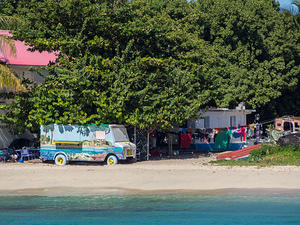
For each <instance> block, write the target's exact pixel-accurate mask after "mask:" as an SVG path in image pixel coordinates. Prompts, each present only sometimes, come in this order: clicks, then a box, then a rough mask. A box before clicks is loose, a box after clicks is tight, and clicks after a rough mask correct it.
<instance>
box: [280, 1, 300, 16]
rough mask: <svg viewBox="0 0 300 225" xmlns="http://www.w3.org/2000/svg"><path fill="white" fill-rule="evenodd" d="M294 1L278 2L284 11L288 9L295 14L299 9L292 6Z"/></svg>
mask: <svg viewBox="0 0 300 225" xmlns="http://www.w3.org/2000/svg"><path fill="white" fill-rule="evenodd" d="M292 1H293V0H278V2H279V3H280V8H282V9H287V10H290V11H292V12H293V13H296V12H298V9H297V7H296V6H295V5H292V4H291V3H292Z"/></svg>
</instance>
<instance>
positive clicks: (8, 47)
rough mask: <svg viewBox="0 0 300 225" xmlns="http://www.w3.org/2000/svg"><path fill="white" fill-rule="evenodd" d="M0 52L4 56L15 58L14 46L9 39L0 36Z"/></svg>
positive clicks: (12, 41)
mask: <svg viewBox="0 0 300 225" xmlns="http://www.w3.org/2000/svg"><path fill="white" fill-rule="evenodd" d="M0 50H1V52H2V53H3V54H4V55H7V54H9V55H10V56H14V57H15V56H16V52H17V51H16V46H15V43H14V40H13V39H11V38H10V37H7V36H5V35H2V34H0Z"/></svg>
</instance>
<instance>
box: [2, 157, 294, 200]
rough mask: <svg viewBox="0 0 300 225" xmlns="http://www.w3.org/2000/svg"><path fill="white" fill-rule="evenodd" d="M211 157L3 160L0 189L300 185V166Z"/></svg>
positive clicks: (41, 192)
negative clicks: (219, 161)
mask: <svg viewBox="0 0 300 225" xmlns="http://www.w3.org/2000/svg"><path fill="white" fill-rule="evenodd" d="M209 160H211V158H206V157H199V158H193V159H170V160H160V161H147V162H138V163H133V164H119V165H115V166H105V165H98V164H88V165H78V164H77V165H74V164H73V165H66V166H62V167H61V166H56V165H53V164H46V163H39V162H26V163H23V164H21V163H0V195H10V194H13V195H15V194H38V195H51V194H55V195H60V194H62V195H69V194H70V195H72V194H93V193H103V192H110V193H112V192H118V193H119V192H120V191H122V190H123V191H124V192H130V191H133V192H138V191H146V192H147V191H149V192H153V191H158V192H166V191H171V190H173V191H183V190H184V191H207V190H218V189H231V188H239V189H244V188H250V189H264V188H272V189H290V190H297V189H299V191H300V167H295V166H284V167H283V166H277V167H263V168H258V167H224V166H213V165H210V164H208V161H209Z"/></svg>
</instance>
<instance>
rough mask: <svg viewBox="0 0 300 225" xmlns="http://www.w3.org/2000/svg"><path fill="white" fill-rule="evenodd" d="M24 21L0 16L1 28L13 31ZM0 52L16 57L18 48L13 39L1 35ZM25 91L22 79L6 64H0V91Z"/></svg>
mask: <svg viewBox="0 0 300 225" xmlns="http://www.w3.org/2000/svg"><path fill="white" fill-rule="evenodd" d="M18 24H22V21H21V20H20V19H18V18H17V17H14V16H3V15H0V28H1V29H7V28H8V27H9V28H10V29H13V28H14V27H17V25H18ZM0 50H1V52H2V54H6V55H11V56H16V48H15V45H14V42H13V40H12V38H11V37H8V36H6V35H3V34H0ZM3 89H6V90H11V91H24V90H25V88H24V86H22V84H21V81H20V79H19V78H18V77H17V76H16V75H15V74H14V73H13V72H12V71H11V70H10V68H9V67H7V66H6V65H5V62H2V61H1V62H0V90H3Z"/></svg>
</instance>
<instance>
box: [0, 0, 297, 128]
mask: <svg viewBox="0 0 300 225" xmlns="http://www.w3.org/2000/svg"><path fill="white" fill-rule="evenodd" d="M4 2H5V5H4V4H2V5H1V4H0V12H4V13H7V14H13V15H15V14H17V15H18V16H20V17H22V18H23V19H24V20H25V21H26V24H27V26H26V27H25V28H24V27H22V28H19V29H18V30H16V32H15V33H14V37H15V38H17V39H19V40H25V41H26V42H27V43H28V44H30V45H31V46H33V47H32V49H33V50H40V51H41V50H58V51H60V57H59V60H58V62H57V63H56V64H55V65H51V66H49V67H48V70H49V72H50V75H49V76H48V77H47V78H46V79H45V81H44V82H43V83H40V84H36V85H33V86H31V92H30V93H23V94H20V95H18V96H15V98H16V101H15V102H14V103H12V105H10V106H6V107H5V108H6V109H7V110H8V113H7V114H6V115H2V120H3V121H6V122H7V121H11V122H12V121H13V123H14V124H15V125H14V126H15V127H16V124H17V126H18V127H22V128H24V127H37V125H38V124H48V123H111V122H115V123H125V124H130V125H135V126H138V127H140V128H143V129H152V128H163V129H168V128H171V127H173V126H176V125H181V124H183V123H184V122H185V121H186V120H187V119H191V118H194V117H196V116H197V113H198V111H199V108H200V107H206V106H219V107H234V106H236V105H237V104H238V103H239V102H240V101H244V102H246V104H247V106H248V107H252V108H257V109H263V107H266V106H267V105H270V104H271V105H273V106H274V104H275V103H276V101H277V100H278V99H279V98H283V97H284V96H282V95H283V94H284V93H289V92H293V90H294V89H295V88H296V87H297V85H299V82H298V79H299V37H300V36H299V33H300V32H299V26H297V23H295V20H294V19H295V16H294V15H292V14H291V13H285V12H282V13H280V12H279V8H278V5H277V4H275V3H274V1H271V0H243V1H242V0H214V1H211V0H201V1H189V2H188V1H186V0H164V1H158V0H157V1H155V0H133V1H120V0H119V1H117V0H116V1H104V0H62V1H56V0H42V1H37V0H5V1H4ZM24 108H26V109H24ZM11 124H12V123H11Z"/></svg>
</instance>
